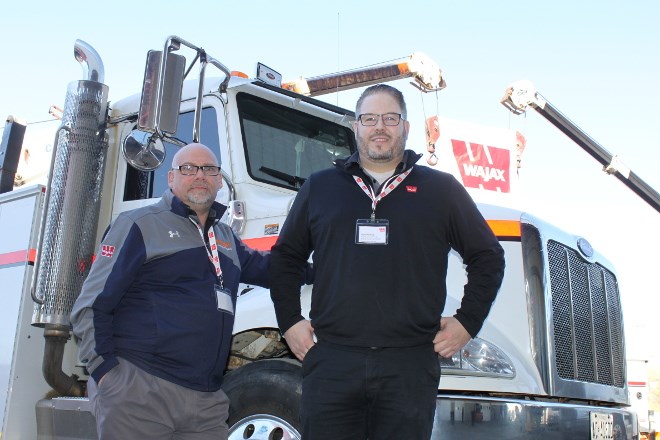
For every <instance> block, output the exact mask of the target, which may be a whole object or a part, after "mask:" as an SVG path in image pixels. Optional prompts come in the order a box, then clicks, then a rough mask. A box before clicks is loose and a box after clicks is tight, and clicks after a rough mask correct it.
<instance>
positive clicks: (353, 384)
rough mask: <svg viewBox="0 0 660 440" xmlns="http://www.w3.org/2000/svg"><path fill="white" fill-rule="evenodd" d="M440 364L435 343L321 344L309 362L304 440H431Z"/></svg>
mask: <svg viewBox="0 0 660 440" xmlns="http://www.w3.org/2000/svg"><path fill="white" fill-rule="evenodd" d="M439 380H440V365H439V363H438V357H437V354H436V353H435V351H434V350H433V344H431V343H429V344H426V345H423V346H417V347H406V348H363V347H347V346H342V345H336V344H330V343H327V342H323V341H321V342H319V343H317V344H316V345H315V346H314V347H313V348H312V349H311V350H310V351H309V352H308V353H307V355H306V356H305V360H304V362H303V392H302V407H301V421H302V426H303V433H302V438H303V440H324V439H328V440H330V439H331V440H366V439H369V440H387V439H392V440H395V439H396V440H426V439H429V438H430V437H431V431H432V430H433V418H434V415H435V405H436V396H437V393H438V381H439Z"/></svg>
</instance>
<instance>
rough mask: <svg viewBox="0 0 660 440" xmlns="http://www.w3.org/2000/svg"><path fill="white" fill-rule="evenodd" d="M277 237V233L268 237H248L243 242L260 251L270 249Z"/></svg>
mask: <svg viewBox="0 0 660 440" xmlns="http://www.w3.org/2000/svg"><path fill="white" fill-rule="evenodd" d="M277 237H278V236H277V235H269V236H267V237H257V238H246V239H244V240H243V243H245V244H246V245H248V246H250V247H251V248H252V249H256V250H258V251H269V250H270V248H272V247H273V245H274V244H275V242H276V241H277Z"/></svg>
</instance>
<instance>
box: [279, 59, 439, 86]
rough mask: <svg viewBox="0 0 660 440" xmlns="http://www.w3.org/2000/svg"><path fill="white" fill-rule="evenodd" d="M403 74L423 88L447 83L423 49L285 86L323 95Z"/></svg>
mask: <svg viewBox="0 0 660 440" xmlns="http://www.w3.org/2000/svg"><path fill="white" fill-rule="evenodd" d="M402 78H413V79H414V81H415V82H413V83H412V84H413V85H414V86H415V87H417V88H418V89H420V90H421V91H423V92H431V91H435V90H441V89H444V88H445V87H446V83H445V80H444V79H443V78H442V69H440V67H438V65H437V64H436V63H435V62H434V61H433V60H432V59H431V58H429V57H428V56H426V55H425V54H423V53H421V52H416V53H413V54H412V55H410V56H407V57H404V58H400V59H397V60H394V61H388V62H384V63H379V64H376V65H373V66H367V67H361V68H357V69H351V70H346V71H343V72H338V73H330V74H327V75H321V76H316V77H312V78H300V79H298V80H295V81H290V82H285V83H283V84H282V87H283V88H285V89H287V90H291V91H293V92H296V93H300V94H302V95H307V96H319V95H325V94H327V93H333V92H340V91H343V90H349V89H353V88H357V87H365V86H369V85H372V84H376V83H380V82H385V81H394V80H397V79H402Z"/></svg>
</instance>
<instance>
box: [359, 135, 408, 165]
mask: <svg viewBox="0 0 660 440" xmlns="http://www.w3.org/2000/svg"><path fill="white" fill-rule="evenodd" d="M372 136H373V135H372ZM381 136H387V137H389V138H390V140H391V143H389V144H388V145H383V146H382V147H378V146H373V147H370V145H369V138H368V137H364V136H359V137H358V138H357V144H358V145H357V146H358V152H359V153H360V156H362V157H365V158H368V159H369V160H371V161H372V162H384V163H387V162H391V161H393V160H395V159H399V158H400V157H401V156H402V155H403V150H404V149H405V147H406V137H407V136H406V134H405V133H403V134H401V135H399V136H394V137H392V136H390V135H386V134H383V135H381Z"/></svg>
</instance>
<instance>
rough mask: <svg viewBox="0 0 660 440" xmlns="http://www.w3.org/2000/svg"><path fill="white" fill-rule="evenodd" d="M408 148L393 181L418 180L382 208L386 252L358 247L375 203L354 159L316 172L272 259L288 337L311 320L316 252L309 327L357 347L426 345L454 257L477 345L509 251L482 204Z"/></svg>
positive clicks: (461, 313)
mask: <svg viewBox="0 0 660 440" xmlns="http://www.w3.org/2000/svg"><path fill="white" fill-rule="evenodd" d="M420 157H421V155H419V154H417V153H415V152H413V151H411V150H406V151H405V153H404V157H403V161H402V162H401V163H400V164H399V166H398V167H397V169H396V171H395V174H400V173H402V172H405V171H406V170H408V169H410V168H412V172H411V173H410V174H409V175H408V176H407V177H406V178H405V180H404V181H403V182H402V183H401V184H400V185H399V186H398V187H397V188H396V189H394V190H393V191H392V192H391V193H389V194H387V196H386V197H384V198H383V199H382V200H381V201H380V202H379V203H378V205H377V207H376V212H375V217H376V218H377V219H386V220H388V221H389V238H388V244H387V245H364V244H356V221H357V220H358V219H369V218H370V216H371V199H370V198H369V197H368V196H367V195H366V194H365V192H364V191H363V190H362V189H361V188H360V187H359V186H358V184H357V183H356V181H355V180H354V178H353V176H354V175H356V176H359V177H361V178H362V179H364V180H365V181H366V182H370V181H371V179H370V178H368V177H367V176H366V174H365V173H364V171H363V170H362V169H361V167H360V165H359V162H358V154H357V153H355V154H354V155H353V156H351V157H350V158H348V159H343V160H337V161H336V162H335V167H334V168H332V169H328V170H323V171H320V172H317V173H315V174H312V175H311V176H310V178H309V179H308V180H307V181H306V182H305V184H304V185H303V186H302V187H301V188H300V191H299V193H298V195H297V197H296V199H295V201H294V203H293V206H292V208H291V211H290V213H289V215H288V217H287V219H286V221H285V223H284V225H283V227H282V231H281V233H280V236H279V238H278V240H277V243H276V244H275V246H274V247H273V249H272V252H271V266H270V270H271V296H272V299H273V302H274V304H275V311H276V314H277V319H278V324H279V326H280V330H281V331H282V332H286V330H288V329H289V328H290V327H291V326H292V325H294V324H295V323H297V322H298V321H300V320H302V319H304V318H303V316H302V315H301V306H300V271H301V268H302V267H303V266H304V264H305V262H306V261H307V260H308V258H309V256H310V253H312V251H313V256H312V258H313V264H314V270H315V279H314V287H313V291H312V304H311V311H310V319H311V322H312V326H313V327H314V331H315V334H316V336H317V337H318V338H319V340H326V341H328V342H332V343H336V344H343V345H349V346H359V347H404V346H415V345H421V344H424V343H428V342H430V341H432V340H433V338H434V336H435V334H436V332H437V331H438V329H439V324H440V317H441V314H442V311H443V308H444V306H445V300H446V296H447V288H446V282H445V279H446V275H447V264H448V253H449V252H450V251H451V249H454V250H455V251H457V252H458V253H459V254H460V255H461V256H462V258H463V263H464V264H465V267H466V271H467V280H468V281H467V284H466V285H465V289H464V294H463V300H462V303H461V307H460V308H459V310H458V311H457V313H456V315H455V317H456V318H457V319H458V321H459V322H460V323H461V324H462V325H463V326H464V327H465V329H466V330H467V331H468V332H469V333H470V335H472V336H473V337H474V336H476V335H477V333H478V332H479V330H480V329H481V326H482V325H483V322H484V320H485V319H486V316H487V315H488V312H489V311H490V307H491V304H492V302H493V300H494V299H495V296H496V294H497V291H498V289H499V287H500V284H501V282H502V277H503V275H504V250H503V249H502V247H501V246H500V244H499V242H498V240H497V238H496V237H495V236H494V234H493V232H492V231H491V229H490V228H489V226H488V224H487V223H486V221H485V220H484V218H483V217H482V215H481V213H480V212H479V211H478V209H477V207H476V205H475V203H474V202H473V201H472V199H471V197H470V196H469V194H468V193H467V191H466V190H465V188H463V187H462V186H461V185H460V183H459V182H458V181H457V180H456V179H455V178H454V177H453V176H452V175H450V174H447V173H444V172H441V171H437V170H433V169H430V168H428V167H424V166H419V165H415V163H416V162H417V161H418V160H419V158H420Z"/></svg>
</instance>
